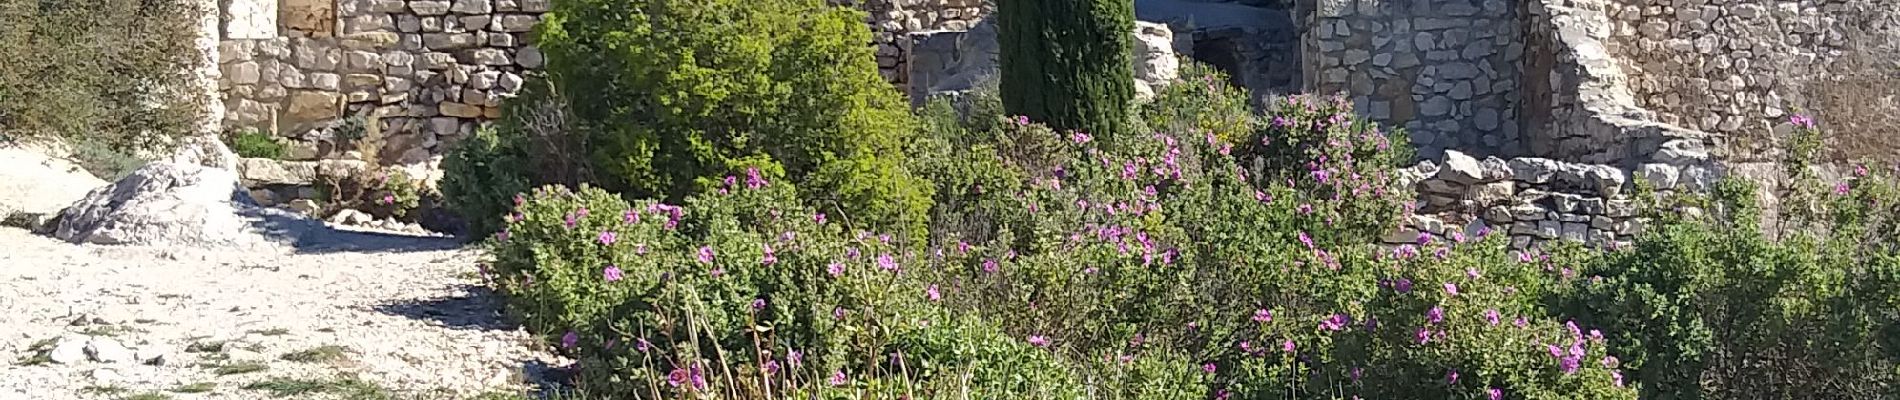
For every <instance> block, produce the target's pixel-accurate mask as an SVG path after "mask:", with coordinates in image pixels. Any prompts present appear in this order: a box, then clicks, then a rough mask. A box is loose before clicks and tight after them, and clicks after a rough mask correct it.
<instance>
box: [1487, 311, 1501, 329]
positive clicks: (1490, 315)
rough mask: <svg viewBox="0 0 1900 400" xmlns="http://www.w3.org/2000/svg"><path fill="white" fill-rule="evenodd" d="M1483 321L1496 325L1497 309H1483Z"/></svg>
mask: <svg viewBox="0 0 1900 400" xmlns="http://www.w3.org/2000/svg"><path fill="white" fill-rule="evenodd" d="M1484 322H1485V323H1488V324H1491V326H1497V325H1498V310H1495V309H1491V310H1484Z"/></svg>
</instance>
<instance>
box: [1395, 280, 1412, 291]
mask: <svg viewBox="0 0 1900 400" xmlns="http://www.w3.org/2000/svg"><path fill="white" fill-rule="evenodd" d="M1392 290H1396V291H1398V292H1399V293H1411V292H1412V280H1411V279H1406V278H1399V280H1398V282H1393V283H1392Z"/></svg>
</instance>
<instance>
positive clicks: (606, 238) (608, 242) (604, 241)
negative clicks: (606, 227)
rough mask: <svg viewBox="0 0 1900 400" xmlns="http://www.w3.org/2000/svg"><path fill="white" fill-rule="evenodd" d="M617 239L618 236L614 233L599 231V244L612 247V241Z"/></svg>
mask: <svg viewBox="0 0 1900 400" xmlns="http://www.w3.org/2000/svg"><path fill="white" fill-rule="evenodd" d="M619 237H620V235H618V234H615V233H614V231H600V244H601V245H605V246H612V245H614V240H615V239H617V238H619Z"/></svg>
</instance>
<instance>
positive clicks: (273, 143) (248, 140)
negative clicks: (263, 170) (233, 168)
mask: <svg viewBox="0 0 1900 400" xmlns="http://www.w3.org/2000/svg"><path fill="white" fill-rule="evenodd" d="M231 151H232V152H234V153H237V155H238V157H244V158H268V159H272V160H277V159H282V158H284V144H283V142H279V141H277V138H276V137H275V136H273V135H271V134H270V133H269V132H263V131H259V130H257V129H255V128H245V129H244V130H241V131H238V133H237V134H236V135H232V136H231Z"/></svg>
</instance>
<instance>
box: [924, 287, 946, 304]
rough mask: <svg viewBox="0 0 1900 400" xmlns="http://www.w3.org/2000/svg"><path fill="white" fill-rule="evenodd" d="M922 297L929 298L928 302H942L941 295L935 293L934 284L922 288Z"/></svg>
mask: <svg viewBox="0 0 1900 400" xmlns="http://www.w3.org/2000/svg"><path fill="white" fill-rule="evenodd" d="M924 297H925V298H929V299H930V301H938V300H943V294H942V293H939V292H937V285H936V284H931V285H930V287H928V288H924Z"/></svg>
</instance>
